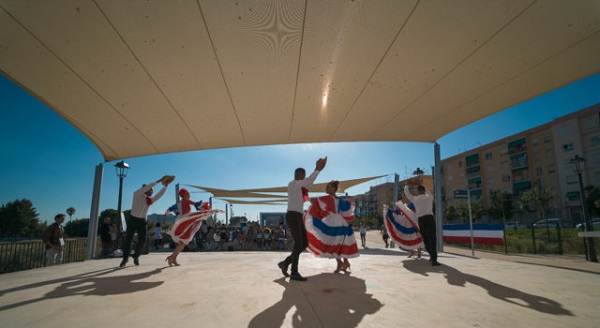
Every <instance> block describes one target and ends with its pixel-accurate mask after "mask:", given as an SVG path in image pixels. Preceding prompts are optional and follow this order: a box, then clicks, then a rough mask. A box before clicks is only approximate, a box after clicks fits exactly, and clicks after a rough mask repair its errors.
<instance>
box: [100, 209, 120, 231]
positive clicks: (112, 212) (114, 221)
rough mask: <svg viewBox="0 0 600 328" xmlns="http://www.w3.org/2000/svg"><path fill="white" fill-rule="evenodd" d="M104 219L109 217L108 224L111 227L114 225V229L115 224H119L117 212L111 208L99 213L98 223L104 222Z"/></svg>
mask: <svg viewBox="0 0 600 328" xmlns="http://www.w3.org/2000/svg"><path fill="white" fill-rule="evenodd" d="M105 217H109V218H110V222H111V223H112V224H113V225H115V227H116V224H117V222H119V220H120V218H119V211H117V210H115V209H113V208H107V209H105V210H104V211H102V212H100V217H99V222H104V218H105Z"/></svg>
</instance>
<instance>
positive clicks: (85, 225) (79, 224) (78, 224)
mask: <svg viewBox="0 0 600 328" xmlns="http://www.w3.org/2000/svg"><path fill="white" fill-rule="evenodd" d="M89 226H90V219H79V220H73V221H69V222H67V224H65V233H66V234H67V236H69V237H71V238H72V237H87V235H88V230H89Z"/></svg>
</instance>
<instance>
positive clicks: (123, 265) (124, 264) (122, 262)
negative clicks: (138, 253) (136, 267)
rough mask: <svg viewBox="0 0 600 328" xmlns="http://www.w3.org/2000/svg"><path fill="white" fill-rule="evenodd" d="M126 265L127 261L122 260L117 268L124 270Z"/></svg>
mask: <svg viewBox="0 0 600 328" xmlns="http://www.w3.org/2000/svg"><path fill="white" fill-rule="evenodd" d="M126 265H127V260H123V261H121V264H119V268H124V267H125V266H126Z"/></svg>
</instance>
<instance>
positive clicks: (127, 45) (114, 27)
mask: <svg viewBox="0 0 600 328" xmlns="http://www.w3.org/2000/svg"><path fill="white" fill-rule="evenodd" d="M94 4H95V5H96V7H97V8H98V10H99V11H100V12H101V13H102V15H103V16H104V19H106V21H107V22H108V24H109V25H110V27H111V28H112V29H113V31H114V32H115V33H116V34H117V35H118V36H119V38H120V39H121V42H123V45H124V46H125V47H126V48H127V50H129V53H130V54H131V55H132V56H133V58H135V61H136V62H138V64H139V65H140V66H141V67H142V69H143V70H144V72H145V73H146V75H147V76H148V77H149V78H150V80H151V81H152V84H154V86H155V87H156V89H158V91H159V92H160V94H161V95H162V96H163V98H164V99H165V101H166V102H167V103H168V104H169V107H171V110H172V111H173V112H174V113H175V115H176V116H177V117H178V118H179V120H180V121H181V123H182V124H183V126H185V129H186V130H187V131H188V132H189V133H190V135H191V136H192V138H194V140H195V141H196V144H197V145H198V146H199V148H202V143H201V142H200V141H199V140H198V138H196V135H195V134H194V132H193V131H192V129H191V128H190V126H189V125H188V124H187V122H186V121H185V120H184V119H183V118H182V117H181V115H180V114H179V111H177V109H176V108H175V106H174V105H173V103H172V102H171V100H170V99H169V97H168V96H167V95H166V94H165V92H164V91H163V89H162V88H161V87H160V86H159V85H158V83H157V82H156V80H155V79H154V77H153V76H152V74H150V72H149V71H148V69H147V68H146V66H145V65H144V64H143V63H142V61H141V60H140V59H139V58H138V56H137V55H136V53H135V52H134V51H133V49H131V47H130V46H129V44H128V43H127V41H125V38H124V37H123V36H122V35H121V33H119V30H118V29H117V27H116V26H115V25H114V24H113V22H112V21H111V20H110V18H109V17H108V15H107V14H106V13H105V12H104V10H102V8H101V7H100V5H99V4H98V3H97V2H96V0H94Z"/></svg>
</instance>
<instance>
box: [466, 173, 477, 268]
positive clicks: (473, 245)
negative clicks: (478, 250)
mask: <svg viewBox="0 0 600 328" xmlns="http://www.w3.org/2000/svg"><path fill="white" fill-rule="evenodd" d="M467 204H468V205H469V230H470V231H471V256H473V257H475V239H474V238H473V215H472V213H471V188H469V186H468V185H467Z"/></svg>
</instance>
